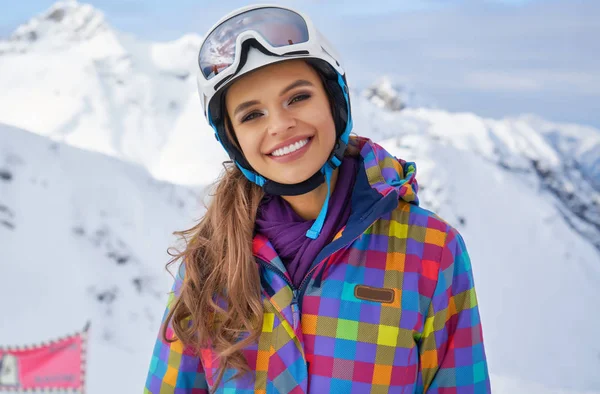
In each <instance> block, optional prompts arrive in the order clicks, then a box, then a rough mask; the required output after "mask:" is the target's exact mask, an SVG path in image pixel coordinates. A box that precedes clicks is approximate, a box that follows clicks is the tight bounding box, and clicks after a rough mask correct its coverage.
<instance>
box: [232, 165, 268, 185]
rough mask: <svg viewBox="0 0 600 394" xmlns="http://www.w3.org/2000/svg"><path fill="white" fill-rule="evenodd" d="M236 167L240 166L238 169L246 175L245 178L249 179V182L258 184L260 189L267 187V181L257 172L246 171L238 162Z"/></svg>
mask: <svg viewBox="0 0 600 394" xmlns="http://www.w3.org/2000/svg"><path fill="white" fill-rule="evenodd" d="M235 165H236V166H238V168H239V169H240V171H242V174H244V176H245V177H246V178H248V180H249V181H250V182H254V183H256V184H257V185H258V186H260V187H263V186H264V185H265V182H266V179H265V178H264V177H263V176H262V175H258V174H257V173H255V172H252V171H249V170H247V169H245V168H244V167H242V166H241V165H240V163H238V162H237V161H236V162H235Z"/></svg>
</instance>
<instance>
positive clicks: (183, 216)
mask: <svg viewBox="0 0 600 394" xmlns="http://www.w3.org/2000/svg"><path fill="white" fill-rule="evenodd" d="M198 195H199V194H198V192H197V191H194V190H190V189H186V188H184V187H181V186H173V185H170V184H167V183H164V182H161V181H157V180H155V179H153V178H152V177H151V176H150V175H149V174H148V173H147V171H145V170H144V169H143V168H139V167H137V166H133V165H131V164H127V163H123V162H122V161H120V160H117V159H114V158H110V157H106V156H104V155H101V154H98V153H93V152H87V151H83V150H80V149H76V148H73V147H70V146H67V145H65V144H62V143H56V142H53V141H51V140H49V139H48V138H44V137H41V136H37V135H35V134H32V133H29V132H26V131H23V130H20V129H16V128H13V127H9V126H6V125H0V251H1V253H0V299H2V300H4V302H3V303H2V311H3V316H4V318H3V319H2V324H0V343H1V344H2V345H5V346H8V345H12V346H16V345H29V344H36V343H39V342H41V341H46V340H51V339H54V338H58V337H61V336H63V335H65V334H68V333H71V332H74V331H76V330H79V329H81V328H83V325H84V324H85V323H86V321H88V320H90V321H91V323H92V326H91V333H90V341H91V342H90V349H89V354H90V357H89V363H88V365H89V368H88V379H89V389H90V390H89V392H90V393H112V392H115V391H113V387H115V386H114V384H115V383H114V382H119V385H120V386H119V387H122V391H119V393H134V392H139V391H140V388H139V387H140V385H142V384H143V381H144V379H145V374H146V372H147V367H148V360H149V352H150V351H151V350H150V349H149V346H150V344H151V343H152V341H153V340H154V339H155V338H156V332H157V327H158V325H159V323H160V319H161V317H162V313H163V310H162V309H163V308H164V305H166V304H165V303H166V300H167V292H168V290H169V287H170V285H171V283H172V280H171V278H170V277H169V275H168V274H167V273H166V272H165V271H164V264H165V263H166V262H167V261H168V260H169V256H168V255H167V253H166V251H167V248H168V247H170V246H173V245H175V244H176V239H175V237H174V236H172V232H173V231H175V230H181V229H183V228H188V227H191V225H193V220H194V218H197V217H199V216H200V214H201V211H200V210H199V207H200V204H199V199H198ZM8 300H11V301H8ZM106 376H111V377H112V379H113V380H107V379H106Z"/></svg>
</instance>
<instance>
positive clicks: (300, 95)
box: [290, 93, 310, 104]
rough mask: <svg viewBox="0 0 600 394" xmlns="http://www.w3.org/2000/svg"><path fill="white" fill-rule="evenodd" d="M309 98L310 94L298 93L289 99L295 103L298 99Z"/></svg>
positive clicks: (291, 102)
mask: <svg viewBox="0 0 600 394" xmlns="http://www.w3.org/2000/svg"><path fill="white" fill-rule="evenodd" d="M309 98H310V94H306V93H303V94H299V95H297V96H295V97H294V98H292V99H291V100H290V104H294V103H297V102H298V101H304V100H308V99H309Z"/></svg>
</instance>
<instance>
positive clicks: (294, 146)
mask: <svg viewBox="0 0 600 394" xmlns="http://www.w3.org/2000/svg"><path fill="white" fill-rule="evenodd" d="M306 144H308V138H307V139H305V140H304V141H298V142H296V143H295V144H291V145H289V146H286V147H283V148H279V149H277V150H276V151H274V152H273V153H271V154H272V155H273V156H277V157H278V156H284V155H288V154H290V153H292V152H295V151H297V150H298V149H300V148H302V147H303V146H304V145H306Z"/></svg>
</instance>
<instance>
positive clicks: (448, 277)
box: [145, 6, 490, 394]
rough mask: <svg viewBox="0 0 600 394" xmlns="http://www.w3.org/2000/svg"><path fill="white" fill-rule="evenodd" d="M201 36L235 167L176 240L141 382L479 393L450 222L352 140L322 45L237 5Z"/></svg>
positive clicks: (458, 250)
mask: <svg viewBox="0 0 600 394" xmlns="http://www.w3.org/2000/svg"><path fill="white" fill-rule="evenodd" d="M205 37H206V38H205V40H204V42H203V44H202V46H201V48H200V54H199V59H198V60H199V72H198V90H199V94H200V100H201V103H202V106H203V109H204V112H205V115H206V118H207V121H208V122H209V124H210V125H211V126H212V127H213V129H214V131H215V135H216V137H217V140H218V141H219V142H220V143H221V145H222V146H223V148H224V149H225V150H226V151H227V153H228V154H229V156H230V157H231V159H232V162H231V163H230V164H229V165H227V166H226V169H225V172H224V174H223V176H222V178H221V179H220V180H219V181H218V182H217V184H216V190H215V193H214V198H213V199H212V201H211V202H210V205H209V206H208V210H207V212H206V214H205V216H204V217H203V218H202V219H201V220H200V222H199V223H198V224H197V225H196V226H195V227H193V228H191V229H189V230H186V231H182V232H177V234H179V235H180V236H181V237H182V238H183V239H184V240H185V242H186V248H185V250H183V251H182V252H180V253H177V254H176V255H174V258H173V260H171V261H170V262H169V264H172V263H174V262H175V261H177V260H181V261H182V264H181V265H180V269H179V272H178V275H177V276H176V278H175V283H174V286H173V294H172V297H171V299H170V300H169V305H168V307H167V311H166V312H165V315H164V316H165V319H164V322H163V325H162V328H161V331H160V334H159V338H158V339H157V341H156V345H155V348H154V354H153V356H152V361H151V364H150V371H149V373H148V378H147V381H146V390H145V392H146V393H154V394H158V393H173V392H175V393H207V392H211V393H225V392H235V393H267V392H269V393H309V392H313V393H340V392H355V393H369V392H382V393H388V392H389V393H405V392H406V393H422V392H428V393H457V394H462V393H476V394H478V393H489V392H490V382H489V377H488V370H487V363H486V357H485V351H484V347H483V337H482V330H481V324H480V319H479V310H478V307H477V297H476V295H475V290H474V283H473V276H472V272H471V264H470V260H469V256H468V253H467V250H466V246H465V243H464V241H463V239H462V237H461V235H460V234H459V233H458V232H457V231H456V230H455V229H454V228H453V227H452V226H450V225H449V224H448V223H446V222H445V221H443V220H442V219H441V218H439V217H438V216H437V215H435V214H434V213H432V212H430V211H427V210H425V209H422V208H420V207H419V203H418V198H417V190H418V186H417V182H416V178H415V175H416V166H415V164H414V163H411V162H407V161H405V160H401V159H397V158H395V157H394V156H392V155H391V154H389V153H388V152H386V151H385V150H384V149H383V148H381V147H380V146H379V145H377V144H375V143H374V142H372V141H370V140H368V139H366V138H361V137H357V136H353V137H350V131H351V130H352V116H351V107H350V98H349V96H348V88H347V85H346V76H345V71H344V68H343V67H342V65H341V62H340V60H339V58H338V56H337V55H336V52H335V51H334V50H333V48H332V47H331V46H330V45H329V44H328V42H327V40H326V39H325V38H324V37H322V36H321V35H320V34H319V32H318V31H317V30H316V29H315V28H314V26H313V25H312V23H311V22H310V20H309V19H308V18H307V17H305V16H303V15H301V14H300V13H298V12H296V11H293V10H291V9H288V8H285V7H279V6H251V7H246V8H243V9H240V10H236V11H234V12H233V13H231V14H230V15H228V16H226V17H225V18H223V19H222V20H221V21H219V22H218V23H217V24H216V25H215V26H214V27H213V28H212V29H211V30H210V31H209V32H208V34H207V35H206V36H205Z"/></svg>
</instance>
